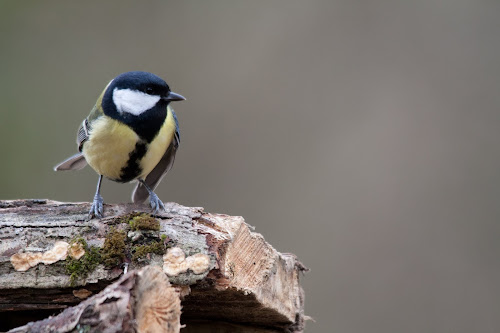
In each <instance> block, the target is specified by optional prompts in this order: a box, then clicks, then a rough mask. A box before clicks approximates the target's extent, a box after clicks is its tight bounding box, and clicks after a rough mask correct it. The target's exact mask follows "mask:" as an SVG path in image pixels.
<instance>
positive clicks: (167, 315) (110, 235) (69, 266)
mask: <svg viewBox="0 0 500 333" xmlns="http://www.w3.org/2000/svg"><path fill="white" fill-rule="evenodd" d="M88 209H89V204H88V203H63V202H55V201H49V200H15V201H0V331H2V330H6V329H9V328H13V327H16V326H20V325H19V324H18V323H19V322H20V321H19V319H20V318H25V317H29V318H32V320H39V319H42V318H43V317H45V316H48V315H47V311H52V312H51V313H53V311H54V309H66V310H64V311H63V312H62V313H60V314H59V315H57V316H55V317H52V318H48V319H45V320H43V321H38V322H33V323H30V324H28V325H27V326H21V327H18V328H17V329H16V330H15V332H45V331H47V332H48V331H50V330H47V329H48V328H53V331H57V332H70V331H73V330H77V331H84V332H115V331H116V332H178V331H179V330H180V329H181V327H184V326H181V322H182V324H183V325H185V328H183V329H182V331H183V332H184V331H185V332H214V329H215V331H220V332H301V331H302V330H303V327H304V312H303V309H304V295H303V291H302V288H301V286H300V284H299V277H300V273H301V272H302V271H304V270H305V268H304V266H303V265H302V264H301V263H300V262H299V261H298V260H297V258H296V257H295V256H294V255H292V254H282V253H279V252H277V251H276V250H275V249H274V248H273V247H272V246H271V245H269V244H268V243H267V242H266V241H265V240H264V238H263V237H262V235H260V234H258V233H255V232H252V231H250V230H249V228H248V225H247V224H246V223H245V222H244V220H243V218H241V217H235V216H228V215H223V214H209V213H205V212H204V211H203V209H202V208H191V207H184V206H181V205H178V204H175V203H168V204H166V211H165V212H163V213H161V214H158V215H155V216H150V215H149V214H144V213H142V212H147V211H148V209H147V207H145V206H139V205H132V204H129V205H106V206H105V215H106V218H104V219H102V220H95V219H94V220H90V221H87V220H86V215H87V211H88ZM57 242H59V243H57ZM61 242H65V243H64V244H65V246H64V249H65V251H62V252H64V253H62V252H61V254H59V255H58V257H57V260H51V261H47V263H45V262H44V261H41V260H31V261H30V260H28V259H30V258H38V257H40V258H42V257H43V256H44V253H48V252H49V253H50V251H52V252H54V251H53V249H54V247H55V244H56V243H57V244H58V246H59V247H61V246H60V244H62V243H61ZM61 248H62V247H61ZM45 256H47V255H45ZM127 270H128V273H126V274H125V271H127ZM117 279H118V280H117ZM106 286H108V287H107V288H106V289H104V290H103V288H105V287H106ZM28 293H29V295H30V297H29V298H26V297H25V296H26V295H27V294H28ZM82 300H83V301H82ZM181 303H182V316H181ZM70 306H71V307H70ZM68 307H69V308H68ZM35 310H36V311H35ZM44 311H45V312H44ZM49 314H50V313H49ZM37 316H38V317H37ZM40 316H43V317H40ZM2 325H3V326H2ZM51 325H59V326H51ZM111 326H113V327H121V329H117V330H113V329H114V328H112V327H111ZM27 327H29V328H30V329H31V330H27ZM34 327H37V329H39V330H34V329H33V328H34ZM44 327H45V330H44ZM56 327H57V329H55V328H56Z"/></svg>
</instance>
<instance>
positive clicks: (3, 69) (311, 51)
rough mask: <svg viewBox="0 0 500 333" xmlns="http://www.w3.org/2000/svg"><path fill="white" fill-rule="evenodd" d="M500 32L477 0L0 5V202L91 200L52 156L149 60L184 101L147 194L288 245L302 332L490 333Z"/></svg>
mask: <svg viewBox="0 0 500 333" xmlns="http://www.w3.org/2000/svg"><path fill="white" fill-rule="evenodd" d="M499 35H500V2H497V1H487V0H484V1H482V0H458V1H457V0H442V1H434V0H422V1H370V0H366V1H361V0H360V1H352V0H335V1H312V0H310V1H251V2H250V1H247V2H233V1H210V2H208V1H182V2H180V1H178V2H174V1H148V2H131V1H106V2H102V1H86V2H85V3H75V2H69V1H44V2H41V1H22V2H21V1H14V0H9V1H6V0H2V1H0V50H1V52H0V142H1V143H0V156H1V163H0V198H1V199H16V198H49V199H54V200H60V201H89V200H91V199H92V198H93V195H94V191H95V185H96V182H97V175H96V174H95V172H94V171H93V170H91V169H90V168H86V169H84V170H82V171H80V172H67V173H55V172H54V171H52V167H53V166H54V165H55V164H56V163H58V162H60V161H61V160H63V159H64V158H66V157H67V156H69V155H71V154H73V153H75V152H76V144H75V135H76V130H77V128H78V126H79V125H80V122H81V120H82V119H83V118H84V117H85V116H87V114H88V112H89V111H90V109H91V108H92V106H93V105H94V103H95V101H96V99H97V97H98V95H99V94H100V92H101V90H102V89H103V88H104V86H105V85H106V84H107V83H108V81H109V80H111V79H112V78H113V77H115V76H116V75H118V74H119V73H121V72H125V71H129V70H145V71H150V72H153V73H155V74H157V75H159V76H161V77H163V78H164V79H165V80H166V81H167V82H168V83H169V84H170V86H171V87H172V90H173V91H175V92H178V93H181V94H183V95H184V96H186V97H187V101H186V102H182V103H176V104H174V108H175V110H176V112H177V115H178V117H179V121H180V124H181V136H182V142H181V148H180V151H179V152H178V154H177V159H176V163H175V166H174V168H173V170H172V171H171V172H170V173H169V175H168V176H167V177H166V178H165V179H164V181H163V182H162V183H161V184H160V186H159V188H158V190H157V193H158V194H159V196H160V198H162V199H163V200H164V201H175V202H178V203H181V204H183V205H187V206H203V207H205V209H206V210H207V211H210V212H220V213H227V214H232V215H242V216H243V217H245V219H246V221H247V222H248V223H249V224H251V225H253V226H255V227H256V231H257V232H260V233H262V234H263V235H264V236H265V238H266V240H267V241H269V242H270V243H271V244H272V245H273V246H274V247H275V248H276V249H277V250H279V251H281V252H293V253H295V254H296V255H297V256H298V257H299V259H300V260H301V261H302V262H303V263H304V264H305V265H306V266H307V267H309V268H310V269H311V272H309V273H308V274H307V275H306V276H304V277H303V279H302V282H303V285H304V288H305V291H306V313H307V314H308V315H310V316H312V317H313V318H314V319H315V320H316V322H311V321H310V322H308V324H307V327H306V332H343V333H348V332H499V331H500V316H499V314H500V283H499V282H500V260H499V254H500V242H499V239H500V224H499V219H500V204H499V200H500V186H499V185H500V155H499V153H500V152H499V141H500V110H499V105H500V93H499V88H500V65H499V59H500V40H499ZM132 187H133V186H132V185H131V184H127V185H122V184H117V183H113V182H110V181H105V182H104V184H103V187H102V194H103V197H104V200H105V201H106V202H110V203H111V202H128V201H129V200H130V199H129V196H130V191H131V190H132Z"/></svg>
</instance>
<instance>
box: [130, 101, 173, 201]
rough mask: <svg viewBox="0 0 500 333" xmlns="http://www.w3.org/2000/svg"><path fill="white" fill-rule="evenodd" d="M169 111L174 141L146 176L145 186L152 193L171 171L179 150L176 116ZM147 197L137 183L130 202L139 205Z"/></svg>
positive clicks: (144, 189)
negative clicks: (172, 117)
mask: <svg viewBox="0 0 500 333" xmlns="http://www.w3.org/2000/svg"><path fill="white" fill-rule="evenodd" d="M171 110H172V115H173V116H174V120H175V134H174V139H173V140H172V143H171V144H170V146H168V148H167V151H166V152H165V154H163V157H162V158H161V160H160V162H158V164H157V165H156V166H155V168H154V169H153V171H151V172H150V173H149V175H147V177H146V179H144V181H145V182H146V184H148V186H149V187H150V188H151V189H152V190H153V191H154V190H155V188H156V186H158V184H159V183H160V181H161V180H162V179H163V177H164V176H165V175H166V174H167V172H169V171H170V169H172V166H173V165H174V160H175V154H176V153H177V149H178V148H179V144H180V142H181V138H180V131H179V122H178V121H177V116H176V115H175V112H174V110H173V109H171ZM148 196H149V193H148V190H147V189H146V188H145V187H144V186H143V185H142V184H141V183H137V186H136V187H135V189H134V191H133V192H132V201H133V202H134V203H141V202H144V200H146V199H147V198H148Z"/></svg>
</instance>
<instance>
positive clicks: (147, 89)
mask: <svg viewBox="0 0 500 333" xmlns="http://www.w3.org/2000/svg"><path fill="white" fill-rule="evenodd" d="M146 94H150V95H151V94H153V88H151V87H147V88H146Z"/></svg>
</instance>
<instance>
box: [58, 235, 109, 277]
mask: <svg viewBox="0 0 500 333" xmlns="http://www.w3.org/2000/svg"><path fill="white" fill-rule="evenodd" d="M76 242H77V243H80V244H82V246H83V248H84V249H85V254H84V255H83V256H82V257H81V258H80V259H73V258H71V257H68V258H67V259H66V265H65V268H66V273H67V274H69V276H70V277H69V279H70V280H69V281H70V286H74V285H75V282H76V280H77V279H79V278H83V279H85V278H86V277H87V276H88V275H89V273H90V272H92V271H93V270H94V269H95V268H96V267H97V265H99V264H100V263H101V253H100V251H99V248H98V247H95V246H91V247H89V246H88V245H87V242H86V241H85V239H83V238H82V237H79V238H76V239H73V240H72V241H71V242H70V244H74V243H76Z"/></svg>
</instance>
